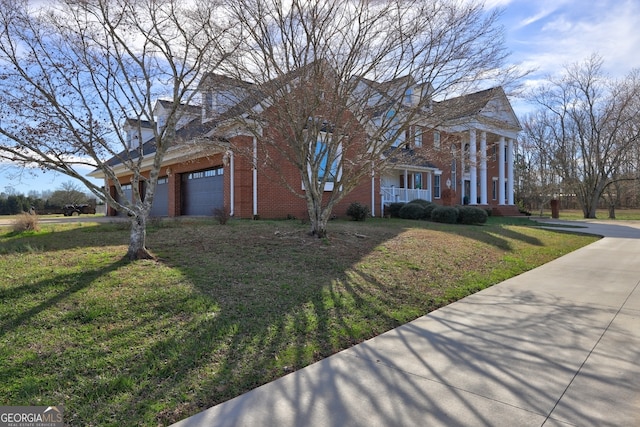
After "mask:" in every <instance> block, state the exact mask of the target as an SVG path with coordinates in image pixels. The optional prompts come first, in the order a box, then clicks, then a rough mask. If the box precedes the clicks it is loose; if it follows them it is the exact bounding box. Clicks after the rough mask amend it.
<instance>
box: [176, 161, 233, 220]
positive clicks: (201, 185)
mask: <svg viewBox="0 0 640 427" xmlns="http://www.w3.org/2000/svg"><path fill="white" fill-rule="evenodd" d="M223 171H224V169H223V168H222V166H221V167H219V168H214V169H207V170H203V171H198V172H190V173H185V174H182V214H183V215H206V216H211V215H213V210H214V209H215V208H221V207H222V206H223V205H224V194H223V187H224V177H223Z"/></svg>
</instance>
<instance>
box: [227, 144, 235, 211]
mask: <svg viewBox="0 0 640 427" xmlns="http://www.w3.org/2000/svg"><path fill="white" fill-rule="evenodd" d="M234 165H235V161H234V157H233V151H229V171H230V172H231V173H230V174H229V185H230V186H231V191H230V192H229V204H230V205H231V206H230V207H229V215H230V216H233V215H234V214H235V206H236V186H235V181H236V176H235V166H234Z"/></svg>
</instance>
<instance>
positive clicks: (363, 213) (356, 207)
mask: <svg viewBox="0 0 640 427" xmlns="http://www.w3.org/2000/svg"><path fill="white" fill-rule="evenodd" d="M368 215H369V206H367V205H363V204H361V203H358V202H353V203H351V204H350V205H349V207H348V208H347V216H350V217H351V218H353V220H354V221H364V220H365V219H367V216H368Z"/></svg>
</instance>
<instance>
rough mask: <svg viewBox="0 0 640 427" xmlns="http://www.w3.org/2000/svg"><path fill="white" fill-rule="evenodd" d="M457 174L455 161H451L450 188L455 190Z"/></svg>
mask: <svg viewBox="0 0 640 427" xmlns="http://www.w3.org/2000/svg"><path fill="white" fill-rule="evenodd" d="M456 182H457V173H456V159H453V160H452V161H451V188H452V189H453V190H455V189H456V188H457V185H456Z"/></svg>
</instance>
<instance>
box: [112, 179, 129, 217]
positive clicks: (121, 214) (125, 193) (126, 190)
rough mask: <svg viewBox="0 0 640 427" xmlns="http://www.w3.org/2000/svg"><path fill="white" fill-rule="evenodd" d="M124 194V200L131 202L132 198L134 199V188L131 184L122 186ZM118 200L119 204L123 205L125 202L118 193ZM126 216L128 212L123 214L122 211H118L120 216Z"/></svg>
mask: <svg viewBox="0 0 640 427" xmlns="http://www.w3.org/2000/svg"><path fill="white" fill-rule="evenodd" d="M122 192H123V193H124V199H125V200H128V201H131V198H132V197H133V188H132V187H131V184H122ZM116 200H117V201H118V202H119V203H123V200H122V199H121V198H120V195H119V194H118V193H116ZM123 204H124V203H123ZM126 214H127V213H126V212H123V211H121V210H120V211H118V216H123V215H126Z"/></svg>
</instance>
